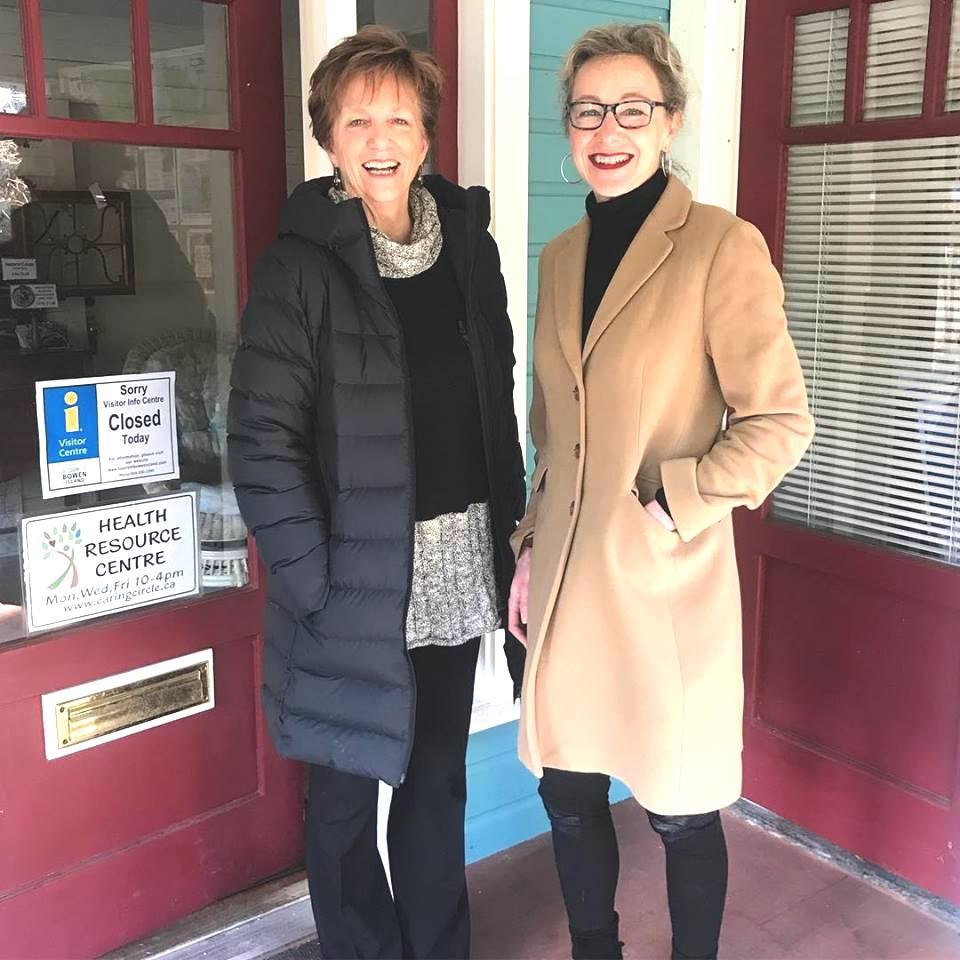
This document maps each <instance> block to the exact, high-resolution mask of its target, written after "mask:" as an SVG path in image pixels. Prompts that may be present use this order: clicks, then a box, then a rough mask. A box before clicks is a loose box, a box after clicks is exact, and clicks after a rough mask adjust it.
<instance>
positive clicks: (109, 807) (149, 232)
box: [0, 0, 302, 960]
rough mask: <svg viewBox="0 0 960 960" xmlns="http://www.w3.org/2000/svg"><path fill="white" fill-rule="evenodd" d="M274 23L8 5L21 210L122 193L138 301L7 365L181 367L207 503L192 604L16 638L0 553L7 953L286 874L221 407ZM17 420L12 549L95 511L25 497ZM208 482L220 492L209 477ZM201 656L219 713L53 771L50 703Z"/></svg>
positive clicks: (27, 469)
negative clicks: (25, 534) (14, 48)
mask: <svg viewBox="0 0 960 960" xmlns="http://www.w3.org/2000/svg"><path fill="white" fill-rule="evenodd" d="M15 6H16V5H13V7H15ZM280 6H281V5H280V2H279V0H258V2H256V3H252V2H247V0H220V2H215V3H211V2H202V3H201V2H200V0H160V2H156V0H131V2H130V4H129V10H127V9H126V5H125V4H123V3H117V2H107V0H105V2H102V3H101V2H99V0H89V2H87V3H85V4H82V5H73V4H64V3H60V2H56V0H22V2H21V4H20V10H19V12H18V11H17V10H16V9H13V8H11V5H7V8H8V9H6V10H5V11H2V12H3V13H4V14H5V15H8V16H7V19H6V20H4V21H3V29H4V32H5V33H10V32H11V30H12V29H13V28H14V27H16V28H18V30H19V33H20V36H21V37H22V41H23V42H22V50H21V52H22V61H21V60H18V58H16V57H13V56H11V57H8V58H6V60H4V61H3V63H2V64H0V67H2V69H3V70H5V71H6V73H4V75H3V83H4V84H7V85H8V87H9V89H8V88H7V87H4V92H5V94H6V93H9V92H10V91H13V94H12V95H11V96H10V97H9V98H8V102H13V103H14V106H13V107H10V106H8V107H6V108H5V109H7V110H8V112H7V113H5V114H0V140H8V141H9V140H14V141H16V143H17V144H19V145H20V147H21V152H22V154H23V158H24V159H23V163H22V165H21V168H20V171H19V172H20V173H21V174H22V175H24V179H25V180H26V181H27V182H28V184H29V185H30V187H31V189H32V190H33V195H34V198H35V200H36V199H40V198H42V197H43V196H45V195H46V194H45V191H46V190H48V189H51V188H59V187H62V186H63V185H64V183H65V182H66V181H69V182H67V186H70V187H72V188H74V189H75V190H78V191H81V192H88V193H89V192H90V190H93V191H94V192H95V191H96V187H95V186H94V185H95V184H99V185H100V186H101V187H102V188H103V189H105V190H107V191H110V190H111V189H114V190H118V191H120V192H123V193H125V194H126V195H127V196H128V197H130V198H132V210H133V213H132V224H133V226H132V230H133V237H132V240H131V244H132V248H133V249H134V251H135V253H136V257H135V267H136V277H135V285H136V295H135V296H128V297H126V298H123V297H119V296H112V297H111V296H106V295H105V296H102V297H101V296H87V297H86V298H84V297H72V298H69V297H68V298H65V303H64V304H61V307H62V309H61V310H60V311H52V312H51V313H50V314H49V315H45V316H43V317H40V318H39V319H40V320H41V321H42V322H41V326H40V329H41V331H48V332H49V333H50V335H51V336H54V334H55V335H56V337H60V338H61V339H63V340H66V341H67V342H68V343H69V345H70V346H69V349H67V348H66V347H64V345H63V344H62V343H60V342H59V341H58V342H57V345H58V347H61V348H62V349H60V351H59V352H56V351H54V350H53V349H52V348H51V346H50V345H51V344H52V343H53V342H54V340H52V339H49V338H47V337H46V334H44V339H43V342H42V343H41V344H38V343H36V342H33V341H25V342H24V344H23V345H21V348H20V349H19V350H17V349H16V348H15V347H14V348H13V349H10V348H9V341H8V342H7V347H8V349H5V350H3V351H0V370H6V371H7V372H10V371H13V372H16V371H20V372H21V373H22V372H23V371H25V370H28V369H33V368H32V367H29V366H26V364H27V363H28V361H29V362H30V363H34V362H35V361H36V355H38V354H39V355H41V356H42V358H43V359H44V363H42V364H40V365H39V366H38V369H43V370H48V368H49V367H50V363H54V362H55V363H59V364H60V366H59V367H55V368H56V369H57V370H59V371H60V373H61V375H62V376H76V375H80V373H84V374H87V375H92V374H100V373H104V374H119V373H120V372H121V369H123V370H124V371H125V372H126V371H128V370H131V369H132V370H134V371H137V370H143V369H168V368H170V367H171V366H172V367H175V368H176V369H177V384H178V393H177V401H178V403H177V406H178V424H179V427H180V428H181V432H182V436H181V438H180V458H181V479H182V480H183V481H184V485H185V486H190V485H192V488H193V489H196V490H199V499H200V525H201V532H200V539H201V556H202V557H203V588H202V591H201V594H200V596H199V597H196V598H193V599H189V600H183V601H171V602H168V603H160V604H156V605H152V606H145V607H142V608H140V609H137V610H131V611H130V612H121V613H117V614H113V615H111V616H106V617H102V618H100V619H97V620H92V621H89V622H85V623H79V624H76V625H73V626H70V627H67V628H64V629H61V630H58V631H54V632H48V633H40V634H36V635H31V636H28V635H27V634H26V631H25V630H23V629H22V628H20V619H19V616H20V614H19V607H18V605H17V590H18V585H17V583H16V580H17V576H16V570H17V563H18V561H17V557H16V548H15V547H14V555H13V558H12V560H11V558H10V556H9V551H8V555H7V556H5V557H0V621H2V622H0V628H2V629H3V630H4V631H5V634H6V635H5V636H3V637H0V639H4V640H6V641H7V642H4V643H0V851H2V853H0V931H2V936H0V957H7V958H17V960H27V958H40V957H45V958H52V957H68V956H69V957H71V958H80V957H94V956H98V955H100V954H101V953H103V952H105V951H107V950H109V949H111V948H114V947H117V946H118V945H120V944H123V943H125V942H128V941H130V940H132V939H134V938H136V937H138V936H141V935H143V934H145V933H147V932H149V931H151V930H154V929H157V928H159V927H161V926H163V925H165V924H167V923H169V922H171V921H173V920H175V919H178V918H180V917H182V916H184V915H185V914H187V913H189V912H190V911H192V910H195V909H197V908H199V907H201V906H204V905H206V904H208V903H210V902H212V901H214V900H217V899H218V898H221V897H223V896H225V895H227V894H230V893H232V892H234V891H237V890H239V889H242V888H245V887H247V886H249V885H251V884H252V883H254V882H256V881H258V880H260V879H262V878H264V877H266V876H269V875H271V874H274V873H276V872H278V871H281V870H283V869H286V868H289V867H291V866H292V865H294V864H295V863H296V862H297V861H298V860H299V859H300V856H301V822H302V815H301V810H302V804H301V800H302V775H301V772H300V768H299V766H298V765H294V764H288V763H286V762H283V761H281V760H280V759H279V758H278V757H277V755H276V754H275V753H274V751H273V750H272V747H271V746H270V745H269V742H268V739H267V735H266V731H265V728H264V723H263V720H262V716H261V712H260V706H259V687H260V645H261V637H260V629H261V628H260V624H261V614H262V605H263V591H262V579H261V575H260V573H259V572H258V565H257V562H256V558H255V555H254V554H253V553H252V543H251V545H250V550H251V553H250V557H249V560H247V559H246V558H245V551H244V537H245V534H244V531H243V530H242V528H241V530H240V531H239V533H238V532H237V531H236V530H235V529H234V532H233V533H232V534H228V533H227V532H226V531H227V528H228V526H231V525H234V526H235V524H236V520H237V518H236V516H235V515H234V514H232V513H231V508H229V506H228V505H227V501H228V500H229V478H227V477H226V476H225V474H223V473H222V471H221V470H220V465H221V464H222V460H223V458H222V446H223V434H222V420H221V419H220V417H221V411H220V409H219V407H218V404H219V403H220V402H221V401H222V397H223V394H224V390H225V383H226V381H225V377H226V376H227V373H226V372H225V371H228V370H229V353H228V351H229V345H230V343H231V341H232V338H233V334H234V332H235V330H236V326H237V322H238V312H239V305H240V304H242V303H243V300H244V297H245V290H246V286H247V278H248V274H249V270H250V266H251V264H252V262H253V261H254V259H255V258H256V256H257V255H258V253H259V251H260V250H261V249H262V248H263V247H264V246H265V245H266V244H267V243H268V242H269V241H270V239H271V238H272V236H273V235H274V231H275V226H276V220H277V215H278V212H279V209H280V206H281V204H282V202H283V200H284V197H285V195H286V182H285V171H284V121H283V84H282V66H281V33H280V22H281V16H280ZM11 18H16V19H15V20H14V19H11ZM18 71H19V72H20V77H19V78H18V77H17V76H16V74H17V72H18ZM24 87H25V92H26V107H25V109H23V110H22V112H20V113H15V112H13V111H14V110H16V109H19V108H20V107H22V105H23V97H22V96H21V99H20V101H19V105H18V104H17V98H16V92H17V90H18V89H19V90H23V89H24ZM101 279H102V278H101ZM68 308H69V309H68ZM8 312H9V311H8ZM8 312H7V313H5V312H4V310H3V309H0V333H2V332H3V330H4V329H6V328H4V326H3V325H4V323H5V322H7V321H9V322H12V321H10V317H8ZM5 318H6V320H5ZM14 319H15V318H14ZM47 321H50V323H49V324H48V323H47ZM16 329H17V330H18V331H19V330H20V329H21V328H20V327H19V326H18V327H17V328H16ZM205 351H206V352H205ZM71 358H72V360H71ZM68 361H69V362H72V363H73V364H74V365H73V366H70V365H69V362H68ZM44 364H46V365H44ZM64 364H67V365H66V366H64ZM151 364H152V366H151ZM214 368H216V369H217V373H216V376H218V377H219V380H217V379H216V378H215V376H214V374H213V372H212V371H213V370H214ZM24 375H26V374H24ZM49 375H50V374H49V372H48V373H45V374H43V376H49ZM38 376H39V374H38ZM211 377H214V379H211ZM21 379H22V378H21ZM10 382H11V383H13V384H16V382H17V381H16V378H13V379H12V380H11V381H10ZM2 383H3V381H0V386H2ZM181 386H182V387H183V391H184V392H183V395H182V396H181V392H180V390H181ZM12 389H14V387H11V390H12ZM27 395H28V396H29V394H27ZM181 400H182V401H183V403H182V405H181ZM30 406H31V409H30V411H29V416H26V417H23V418H22V419H18V420H17V421H15V422H9V421H8V422H7V423H6V424H5V427H4V430H5V431H13V432H14V434H15V436H19V437H21V438H25V442H26V445H27V448H28V449H30V450H32V458H28V460H29V459H32V461H33V462H32V465H31V464H30V463H29V462H25V460H24V458H23V456H22V450H21V447H23V446H24V444H23V443H20V444H18V445H17V450H18V451H20V452H19V453H18V454H17V457H18V459H17V462H16V463H12V462H11V464H9V465H8V469H7V470H6V472H4V473H3V474H0V476H3V484H0V527H4V525H5V524H6V527H5V529H4V531H2V537H0V539H2V538H3V537H5V538H6V539H5V540H4V542H5V543H6V544H7V546H8V547H9V544H10V543H11V542H12V543H14V544H15V543H16V527H17V524H18V522H19V518H20V517H21V516H26V515H30V514H31V513H33V514H38V513H41V514H42V513H44V512H49V511H52V510H53V509H54V508H55V507H56V508H57V509H70V508H71V506H72V505H83V506H89V505H90V502H87V501H85V502H84V503H82V504H76V503H75V502H74V501H76V500H83V497H77V498H73V500H54V501H49V500H48V501H41V500H39V499H38V494H36V490H35V472H31V470H33V471H35V470H36V437H35V434H34V433H32V432H31V431H32V430H34V429H35V428H31V425H30V418H31V417H32V416H33V413H32V404H31V405H30ZM198 411H199V412H198ZM211 445H212V448H213V449H214V450H215V451H216V453H215V455H214V457H213V459H212V460H211V458H210V456H209V450H210V448H211ZM0 446H2V442H0ZM13 446H14V445H10V446H9V447H7V450H8V451H9V450H11V449H13ZM204 451H206V454H205V453H204ZM5 456H6V454H4V453H3V452H0V459H3V458H4V457H5ZM205 456H206V460H205V459H204V457H205ZM211 463H213V465H214V468H215V470H214V472H215V474H216V476H214V477H213V478H212V479H211V477H210V475H209V469H207V473H206V474H205V473H204V469H201V468H202V467H203V466H204V464H205V465H206V467H207V468H209V466H210V464H211ZM191 465H192V466H191ZM188 468H189V469H188ZM190 470H193V473H190ZM187 481H190V482H189V483H187ZM151 492H152V493H155V492H157V490H156V489H146V490H144V489H143V488H141V487H139V486H128V487H125V488H123V489H120V490H117V491H110V492H108V493H107V494H97V495H95V497H96V498H97V499H98V502H103V501H104V500H106V501H107V502H109V501H111V500H113V501H116V500H124V499H126V500H137V499H138V498H140V497H143V496H145V495H146V494H149V493H151ZM84 496H87V495H84ZM204 511H206V513H205V512H204ZM205 522H206V524H207V526H206V527H205V526H204V524H205ZM238 537H239V545H238V544H237V542H236V540H237V538H238ZM231 538H232V539H233V540H234V542H233V543H232V544H230V543H229V542H228V541H229V540H230V539H231ZM247 569H248V570H249V573H247V572H246V570H247ZM245 580H246V581H247V582H246V583H245V585H237V584H243V581H245ZM231 583H232V584H233V586H231V585H230V584H231ZM207 648H212V651H213V665H214V676H213V686H214V689H215V707H214V708H213V709H211V710H207V711H205V712H200V713H197V714H195V715H192V716H187V717H185V718H182V719H178V720H176V721H174V722H170V723H167V724H165V725H161V726H157V727H155V728H153V729H145V730H142V731H141V732H137V733H135V734H133V735H129V736H125V737H123V738H121V739H117V740H115V741H113V742H107V743H104V744H102V745H98V746H96V747H93V748H90V749H86V750H82V751H80V752H76V753H72V754H70V755H67V756H63V757H58V758H56V759H52V760H48V759H46V756H45V749H44V728H43V720H42V711H41V696H42V695H43V694H45V693H49V692H51V691H59V690H63V689H64V688H69V687H72V686H74V685H77V684H84V683H87V682H90V681H95V680H97V679H98V678H104V677H111V676H113V675H116V674H122V673H124V672H126V671H130V670H134V669H136V668H140V667H146V666H149V665H151V664H157V663H160V662H163V661H167V660H171V659H173V658H178V657H182V656H184V655H186V654H190V653H192V652H195V651H199V650H204V649H207Z"/></svg>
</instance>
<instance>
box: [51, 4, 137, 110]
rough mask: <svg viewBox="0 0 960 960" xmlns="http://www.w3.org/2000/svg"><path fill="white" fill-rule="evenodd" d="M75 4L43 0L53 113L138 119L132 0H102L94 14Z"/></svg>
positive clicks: (96, 5) (96, 6)
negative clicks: (134, 83)
mask: <svg viewBox="0 0 960 960" xmlns="http://www.w3.org/2000/svg"><path fill="white" fill-rule="evenodd" d="M77 6H78V4H76V3H73V2H71V0H40V11H41V18H42V19H41V29H42V31H43V56H44V70H45V73H46V78H47V83H46V86H47V110H48V111H49V113H50V116H51V117H70V118H72V119H75V120H115V121H124V120H133V119H135V110H134V104H133V75H132V72H131V67H130V63H131V60H130V4H129V2H128V0H98V2H97V3H96V4H95V5H94V7H95V10H94V12H90V13H78V12H76V11H77Z"/></svg>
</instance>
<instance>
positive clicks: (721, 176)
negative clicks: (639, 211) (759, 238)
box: [670, 0, 746, 210]
mask: <svg viewBox="0 0 960 960" xmlns="http://www.w3.org/2000/svg"><path fill="white" fill-rule="evenodd" d="M745 15H746V2H745V0H671V4H670V37H671V39H672V40H673V42H674V43H675V44H676V46H677V48H678V49H679V51H680V55H681V56H682V57H683V62H684V65H685V66H686V68H687V72H688V74H689V76H690V93H691V96H690V103H689V105H688V109H687V117H686V122H685V124H684V129H683V130H682V131H681V133H680V135H679V136H678V137H677V140H676V143H675V144H674V150H673V153H674V156H675V157H676V159H677V160H678V161H679V162H680V163H682V164H683V166H684V167H685V168H686V170H687V172H688V173H689V183H690V187H691V189H692V190H693V195H694V197H695V199H697V200H699V201H700V202H701V203H714V204H717V205H718V206H721V207H726V208H727V209H728V210H735V209H736V204H737V177H738V173H739V146H740V90H741V82H742V76H743V32H744V24H745Z"/></svg>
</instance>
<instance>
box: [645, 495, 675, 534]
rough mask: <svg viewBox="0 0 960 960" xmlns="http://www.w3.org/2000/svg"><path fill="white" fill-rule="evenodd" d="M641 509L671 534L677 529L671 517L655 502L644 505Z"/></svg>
mask: <svg viewBox="0 0 960 960" xmlns="http://www.w3.org/2000/svg"><path fill="white" fill-rule="evenodd" d="M643 509H644V510H646V511H647V513H649V514H650V516H651V517H653V519H654V520H656V521H657V523H659V524H660V525H661V526H662V527H664V528H665V529H667V530H669V531H671V532H673V531H674V530H676V529H677V525H676V524H675V523H674V522H673V517H671V516H670V514H669V513H667V511H666V510H664V509H663V507H661V506H660V504H659V503H657V501H656V500H651V501H650V502H649V503H647V504H644V507H643Z"/></svg>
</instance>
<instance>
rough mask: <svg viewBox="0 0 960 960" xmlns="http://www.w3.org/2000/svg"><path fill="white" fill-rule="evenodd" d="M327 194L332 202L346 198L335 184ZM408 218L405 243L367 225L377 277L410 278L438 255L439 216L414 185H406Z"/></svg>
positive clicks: (427, 194)
mask: <svg viewBox="0 0 960 960" xmlns="http://www.w3.org/2000/svg"><path fill="white" fill-rule="evenodd" d="M328 196H329V197H330V199H331V200H332V201H333V202H334V203H342V202H343V201H344V200H347V199H349V195H348V194H347V192H346V191H345V190H341V189H338V188H337V187H331V188H330V191H329V193H328ZM410 218H411V220H412V221H413V230H412V232H411V234H410V242H409V243H397V241H396V240H391V239H390V238H389V237H388V236H387V235H386V234H384V233H381V232H380V231H379V230H378V229H377V228H376V227H375V226H373V224H370V238H371V240H372V241H373V252H374V255H375V256H376V258H377V269H378V270H379V271H380V276H381V277H386V278H387V279H390V280H396V279H402V278H405V277H414V276H416V275H417V274H418V273H423V272H424V270H429V269H430V267H432V266H433V265H434V264H435V263H436V262H437V257H439V256H440V248H441V247H442V246H443V234H442V233H441V232H440V216H439V214H438V213H437V202H436V200H434V199H433V195H432V194H431V193H430V191H429V190H427V189H426V187H421V186H418V185H417V184H414V185H413V186H412V187H410Z"/></svg>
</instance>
